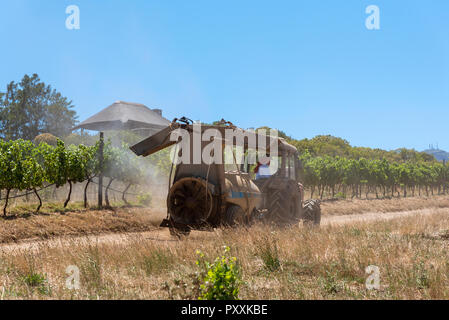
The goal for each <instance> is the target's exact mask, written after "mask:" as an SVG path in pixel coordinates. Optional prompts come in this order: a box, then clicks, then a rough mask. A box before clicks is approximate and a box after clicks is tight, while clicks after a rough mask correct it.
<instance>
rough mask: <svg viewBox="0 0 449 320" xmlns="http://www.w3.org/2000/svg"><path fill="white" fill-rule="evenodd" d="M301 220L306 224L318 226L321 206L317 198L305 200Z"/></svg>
mask: <svg viewBox="0 0 449 320" xmlns="http://www.w3.org/2000/svg"><path fill="white" fill-rule="evenodd" d="M303 220H304V225H306V226H319V225H320V222H321V206H320V201H319V200H314V199H310V200H306V201H304V207H303Z"/></svg>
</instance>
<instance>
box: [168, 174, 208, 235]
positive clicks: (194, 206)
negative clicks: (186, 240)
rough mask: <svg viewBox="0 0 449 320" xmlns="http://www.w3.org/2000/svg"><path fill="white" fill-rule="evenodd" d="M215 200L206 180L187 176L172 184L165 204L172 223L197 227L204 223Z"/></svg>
mask: <svg viewBox="0 0 449 320" xmlns="http://www.w3.org/2000/svg"><path fill="white" fill-rule="evenodd" d="M215 202H216V200H215V198H214V196H213V192H212V190H211V187H210V185H209V184H207V183H206V181H204V180H203V179H200V178H190V177H189V178H183V179H180V180H178V181H176V182H175V184H173V186H172V187H171V189H170V193H169V196H168V199H167V206H168V211H169V213H170V218H171V219H172V220H173V222H174V223H176V224H183V225H186V226H192V227H197V226H200V225H202V224H204V223H206V221H207V219H208V218H209V217H210V215H211V214H212V212H213V210H214V208H215Z"/></svg>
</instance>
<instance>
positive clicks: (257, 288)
mask: <svg viewBox="0 0 449 320" xmlns="http://www.w3.org/2000/svg"><path fill="white" fill-rule="evenodd" d="M448 230H449V219H448V216H447V213H436V214H434V215H425V216H424V215H422V216H421V215H417V216H413V217H406V218H398V219H394V220H390V221H378V222H369V223H367V222H363V223H362V222H358V223H351V224H348V225H345V226H324V227H322V228H321V229H311V230H310V229H305V228H301V227H294V228H291V229H287V230H279V229H270V228H268V227H266V226H255V227H253V228H251V229H250V230H249V232H246V231H244V230H238V229H237V230H218V231H215V232H197V233H194V234H193V235H192V236H191V237H189V238H188V239H185V240H182V241H174V240H173V239H171V240H165V241H164V240H162V241H155V240H154V239H148V238H146V237H143V236H134V237H133V238H131V240H129V241H127V242H122V243H120V242H115V243H98V242H96V241H92V242H91V243H90V244H80V243H79V242H76V241H73V242H72V243H70V244H68V245H64V246H63V247H50V246H45V245H43V246H41V247H40V248H39V250H38V251H36V250H16V251H8V252H3V253H0V297H1V298H3V299H98V298H99V299H168V298H188V299H194V298H195V296H194V295H193V293H192V292H191V290H190V286H191V282H190V280H189V279H191V278H192V275H194V273H195V271H196V270H197V266H196V265H195V260H196V259H197V255H196V254H195V251H196V250H197V249H199V250H201V251H202V252H203V253H205V255H206V257H207V258H208V259H210V260H212V259H214V258H215V257H216V256H218V255H220V254H221V253H222V246H224V245H228V246H230V247H231V252H232V254H233V255H234V256H236V257H237V261H238V264H239V266H240V269H241V272H242V276H243V280H244V282H245V284H244V285H243V286H242V288H241V292H240V297H241V298H242V299H448V298H449V262H448V261H449V250H448V247H449V240H448V238H449V233H448ZM167 232H168V231H167ZM167 239H169V238H168V237H167ZM0 250H1V249H0ZM68 265H75V266H77V267H78V268H79V269H80V272H81V288H80V289H79V290H78V291H71V290H68V289H67V288H66V287H65V281H66V277H67V274H66V273H65V271H66V268H67V266H68ZM369 265H376V266H378V267H379V268H380V281H381V288H380V290H372V291H370V290H367V289H366V288H365V279H366V277H367V275H366V274H365V268H366V267H367V266H369Z"/></svg>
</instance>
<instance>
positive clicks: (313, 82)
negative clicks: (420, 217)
mask: <svg viewBox="0 0 449 320" xmlns="http://www.w3.org/2000/svg"><path fill="white" fill-rule="evenodd" d="M0 2H1V7H0V47H1V50H0V88H1V89H0V90H1V91H5V89H6V84H7V83H9V82H10V81H12V80H14V81H20V79H21V78H22V77H23V75H24V74H32V73H37V74H39V76H40V78H41V80H42V81H44V82H46V83H48V84H51V85H52V86H53V87H54V88H56V89H57V90H58V91H60V92H61V93H62V94H63V95H65V96H67V97H68V98H69V99H71V100H72V101H73V104H74V105H75V107H76V111H77V113H78V115H79V119H80V120H84V119H86V118H87V117H89V116H90V115H93V114H94V113H96V112H98V111H99V110H101V109H102V108H104V107H106V106H108V105H110V104H111V103H113V102H114V101H116V100H124V101H131V102H139V103H143V104H145V105H147V106H148V107H150V108H162V109H163V111H164V115H165V116H166V117H167V118H168V119H170V120H171V119H173V118H174V117H180V116H183V115H185V116H187V117H189V118H192V119H194V120H202V121H203V122H211V121H214V120H218V119H221V118H225V119H226V120H229V121H232V122H234V123H235V124H237V125H239V126H240V127H243V128H248V127H258V126H262V125H268V126H271V127H274V128H278V129H281V130H283V131H285V132H286V133H287V134H290V135H292V136H293V137H295V138H298V139H302V138H306V137H307V138H311V137H313V136H315V135H318V134H332V135H335V136H339V137H342V138H345V139H347V140H348V141H349V142H350V143H351V144H353V145H357V146H369V147H380V148H384V149H395V148H398V147H408V148H416V149H418V150H423V149H425V148H427V146H428V145H429V144H431V143H433V144H436V143H439V146H440V148H442V149H446V150H449V139H448V138H449V127H448V120H449V1H447V0H430V1H429V0H428V1H424V0H421V1H411V0H408V1H405V0H395V1H391V0H388V1H381V0H370V1H364V0H345V1H334V0H327V1H325V0H321V1H317V0H314V1H312V0H309V1H300V0H294V1H282V0H280V1H261V0H257V1H252V0H244V1H234V0H232V1H229V0H228V1H211V0H204V1H202V0H191V1H187V0H183V1H172V0H161V1H151V0H145V1H143V0H142V1H137V0H128V1H112V0H108V1H100V0H70V1H65V0H45V1H35V0H14V1H9V0H8V1H6V0H0ZM68 5H77V6H78V7H79V9H80V29H79V30H68V29H67V28H66V18H67V17H68V15H67V14H66V13H65V11H66V7H67V6H68ZM368 5H377V6H378V7H379V9H380V30H368V29H367V28H366V26H365V19H366V18H367V17H368V14H366V13H365V9H366V7H367V6H368Z"/></svg>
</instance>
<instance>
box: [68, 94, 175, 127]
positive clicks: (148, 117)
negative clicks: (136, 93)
mask: <svg viewBox="0 0 449 320" xmlns="http://www.w3.org/2000/svg"><path fill="white" fill-rule="evenodd" d="M169 124H170V121H169V120H167V119H165V118H164V117H163V116H162V111H161V110H160V109H153V110H152V109H150V108H148V107H147V106H145V105H143V104H140V103H130V102H124V101H116V102H114V103H113V104H112V105H110V106H109V107H107V108H105V109H103V110H101V111H100V112H98V113H97V114H94V115H93V116H92V117H90V118H88V119H86V120H84V121H83V122H81V123H80V124H79V125H77V126H76V127H74V128H73V129H72V130H77V129H86V130H94V131H109V130H133V129H155V130H160V129H163V128H165V127H167V126H168V125H169Z"/></svg>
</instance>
